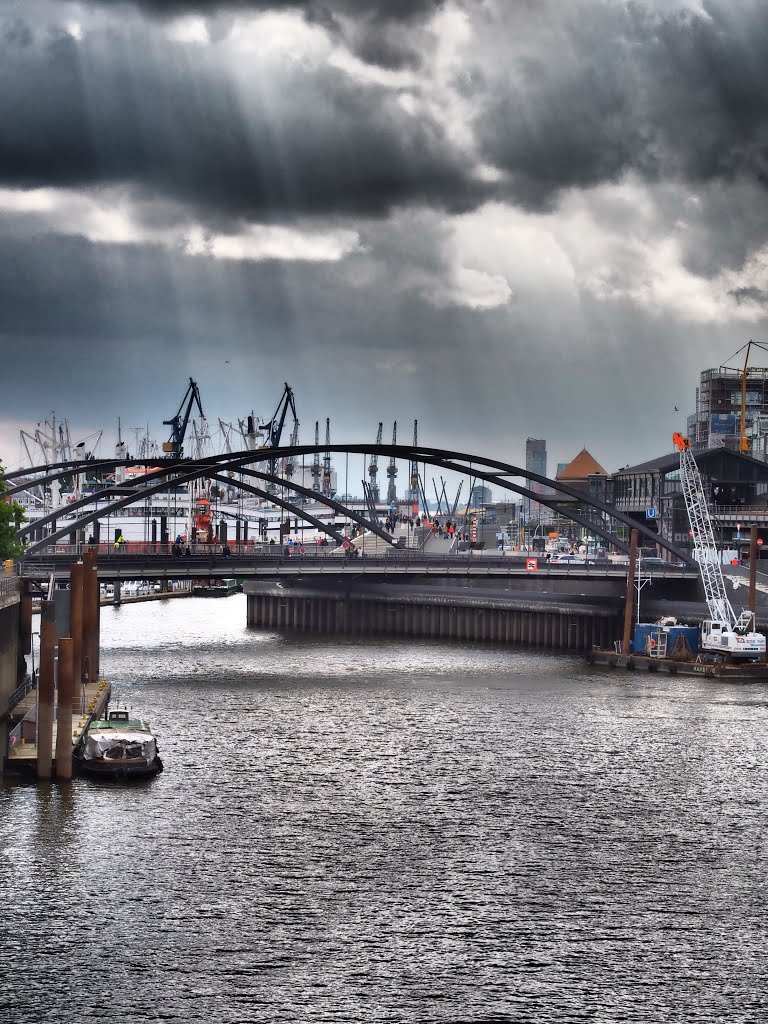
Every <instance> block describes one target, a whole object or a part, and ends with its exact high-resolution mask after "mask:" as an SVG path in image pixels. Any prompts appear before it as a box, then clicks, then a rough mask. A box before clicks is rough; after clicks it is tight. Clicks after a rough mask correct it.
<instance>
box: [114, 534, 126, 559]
mask: <svg viewBox="0 0 768 1024" xmlns="http://www.w3.org/2000/svg"><path fill="white" fill-rule="evenodd" d="M115 551H117V552H118V554H119V553H120V552H121V551H125V537H124V536H123V535H122V533H118V535H117V536H116V537H115Z"/></svg>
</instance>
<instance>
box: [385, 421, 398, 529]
mask: <svg viewBox="0 0 768 1024" xmlns="http://www.w3.org/2000/svg"><path fill="white" fill-rule="evenodd" d="M392 444H393V445H395V444H397V420H395V423H394V426H393V428H392ZM387 478H388V480H389V483H388V485H387V504H388V505H389V507H390V509H392V508H394V507H395V505H396V504H397V483H396V478H397V464H396V462H395V456H394V455H393V456H392V458H391V459H390V460H389V465H388V466H387Z"/></svg>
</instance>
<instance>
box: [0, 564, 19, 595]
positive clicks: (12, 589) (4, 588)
mask: <svg viewBox="0 0 768 1024" xmlns="http://www.w3.org/2000/svg"><path fill="white" fill-rule="evenodd" d="M14 571H15V572H17V571H18V569H16V567H14ZM18 592H19V578H18V576H0V597H9V596H10V595H11V594H18Z"/></svg>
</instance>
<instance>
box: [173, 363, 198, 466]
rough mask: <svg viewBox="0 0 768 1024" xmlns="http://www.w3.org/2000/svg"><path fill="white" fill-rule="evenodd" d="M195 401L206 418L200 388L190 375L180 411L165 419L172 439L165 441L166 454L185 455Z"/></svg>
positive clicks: (179, 456)
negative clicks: (185, 437)
mask: <svg viewBox="0 0 768 1024" xmlns="http://www.w3.org/2000/svg"><path fill="white" fill-rule="evenodd" d="M195 403H197V408H198V409H199V410H200V415H201V416H202V418H203V419H205V413H204V412H203V406H202V403H201V401H200V389H199V388H198V386H197V384H195V382H194V381H193V380H192V378H191V377H190V378H189V384H188V385H187V390H186V392H185V393H184V397H183V398H182V400H181V405H180V406H179V409H178V412H177V413H176V415H175V416H173V417H172V418H171V419H169V420H163V426H166V427H170V428H171V436H170V439H169V440H168V441H164V442H163V452H164V453H165V454H166V455H171V456H176V457H177V458H181V456H182V455H183V453H184V436H185V435H186V433H187V425H188V423H189V417H190V415H191V413H192V406H193V405H194V404H195Z"/></svg>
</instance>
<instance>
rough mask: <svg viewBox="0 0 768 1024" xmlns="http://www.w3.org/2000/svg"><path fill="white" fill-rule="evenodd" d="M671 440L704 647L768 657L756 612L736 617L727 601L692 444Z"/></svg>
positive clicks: (680, 438)
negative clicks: (698, 587) (702, 603)
mask: <svg viewBox="0 0 768 1024" xmlns="http://www.w3.org/2000/svg"><path fill="white" fill-rule="evenodd" d="M672 440H673V441H674V443H675V445H676V446H677V448H678V449H679V451H680V482H681V484H682V487H683V497H684V498H685V507H686V509H687V511H688V520H689V522H690V524H691V535H692V536H693V552H694V555H693V556H694V558H695V559H696V561H697V562H698V565H699V574H700V575H701V582H702V585H703V587H704V597H705V599H706V602H707V608H708V609H709V615H710V618H709V619H705V620H704V622H703V623H702V626H701V645H702V647H703V648H704V649H705V650H708V651H718V652H720V653H722V654H726V655H729V656H730V657H731V658H758V657H760V656H761V655H765V637H764V636H763V635H762V633H756V632H755V631H754V630H755V614H754V612H751V611H749V610H748V609H746V608H745V609H743V610H742V611H741V614H740V615H738V616H737V615H736V613H735V612H734V610H733V608H732V607H731V602H730V601H729V600H728V595H727V594H726V592H725V580H724V579H723V570H722V567H721V565H720V557H719V555H718V551H717V544H716V542H715V532H714V530H713V529H712V520H711V519H710V517H709V509H708V508H707V499H706V495H705V494H704V485H703V483H702V480H701V474H700V473H699V467H698V466H697V465H696V459H695V458H694V456H693V452H692V451H691V444H690V441H689V440H688V438H687V437H683V436H682V435H681V434H677V433H675V434H673V435H672Z"/></svg>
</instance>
